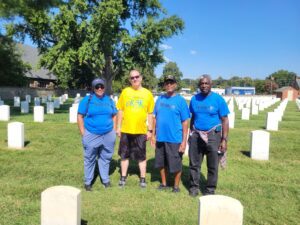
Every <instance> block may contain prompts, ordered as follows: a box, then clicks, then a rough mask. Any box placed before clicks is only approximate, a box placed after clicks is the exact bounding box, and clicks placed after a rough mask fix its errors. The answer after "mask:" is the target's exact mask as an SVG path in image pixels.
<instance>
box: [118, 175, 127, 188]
mask: <svg viewBox="0 0 300 225" xmlns="http://www.w3.org/2000/svg"><path fill="white" fill-rule="evenodd" d="M125 184H126V177H121V178H120V181H119V187H125Z"/></svg>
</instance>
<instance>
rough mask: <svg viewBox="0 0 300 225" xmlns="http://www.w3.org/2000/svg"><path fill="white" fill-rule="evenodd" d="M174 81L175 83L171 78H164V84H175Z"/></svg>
mask: <svg viewBox="0 0 300 225" xmlns="http://www.w3.org/2000/svg"><path fill="white" fill-rule="evenodd" d="M175 83H176V82H175V81H173V80H166V81H165V82H164V84H165V85H168V84H175Z"/></svg>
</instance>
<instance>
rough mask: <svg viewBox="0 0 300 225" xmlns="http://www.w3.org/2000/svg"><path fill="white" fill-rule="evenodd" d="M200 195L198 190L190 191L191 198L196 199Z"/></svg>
mask: <svg viewBox="0 0 300 225" xmlns="http://www.w3.org/2000/svg"><path fill="white" fill-rule="evenodd" d="M198 194H199V191H198V190H190V191H189V195H190V196H191V197H196V196H197V195H198Z"/></svg>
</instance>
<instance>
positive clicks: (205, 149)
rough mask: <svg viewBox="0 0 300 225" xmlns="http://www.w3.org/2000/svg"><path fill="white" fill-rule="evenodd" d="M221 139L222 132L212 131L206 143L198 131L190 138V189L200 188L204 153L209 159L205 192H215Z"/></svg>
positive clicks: (207, 159)
mask: <svg viewBox="0 0 300 225" xmlns="http://www.w3.org/2000/svg"><path fill="white" fill-rule="evenodd" d="M220 141H221V132H216V131H211V132H210V133H209V134H208V143H207V144H206V143H205V142H204V141H203V140H202V138H201V137H200V135H199V134H198V133H196V132H194V133H193V134H192V136H190V138H189V145H190V147H189V158H190V191H194V190H199V181H200V171H201V164H202V161H203V157H204V155H206V161H207V183H206V186H205V190H204V192H205V193H210V194H214V192H215V189H216V188H217V181H218V167H219V157H218V147H219V145H220Z"/></svg>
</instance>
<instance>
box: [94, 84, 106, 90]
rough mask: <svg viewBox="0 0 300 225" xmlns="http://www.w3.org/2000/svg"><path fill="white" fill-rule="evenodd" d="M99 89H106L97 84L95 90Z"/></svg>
mask: <svg viewBox="0 0 300 225" xmlns="http://www.w3.org/2000/svg"><path fill="white" fill-rule="evenodd" d="M99 88H100V89H104V88H105V87H104V85H103V84H97V85H96V86H95V89H96V90H98V89H99Z"/></svg>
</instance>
